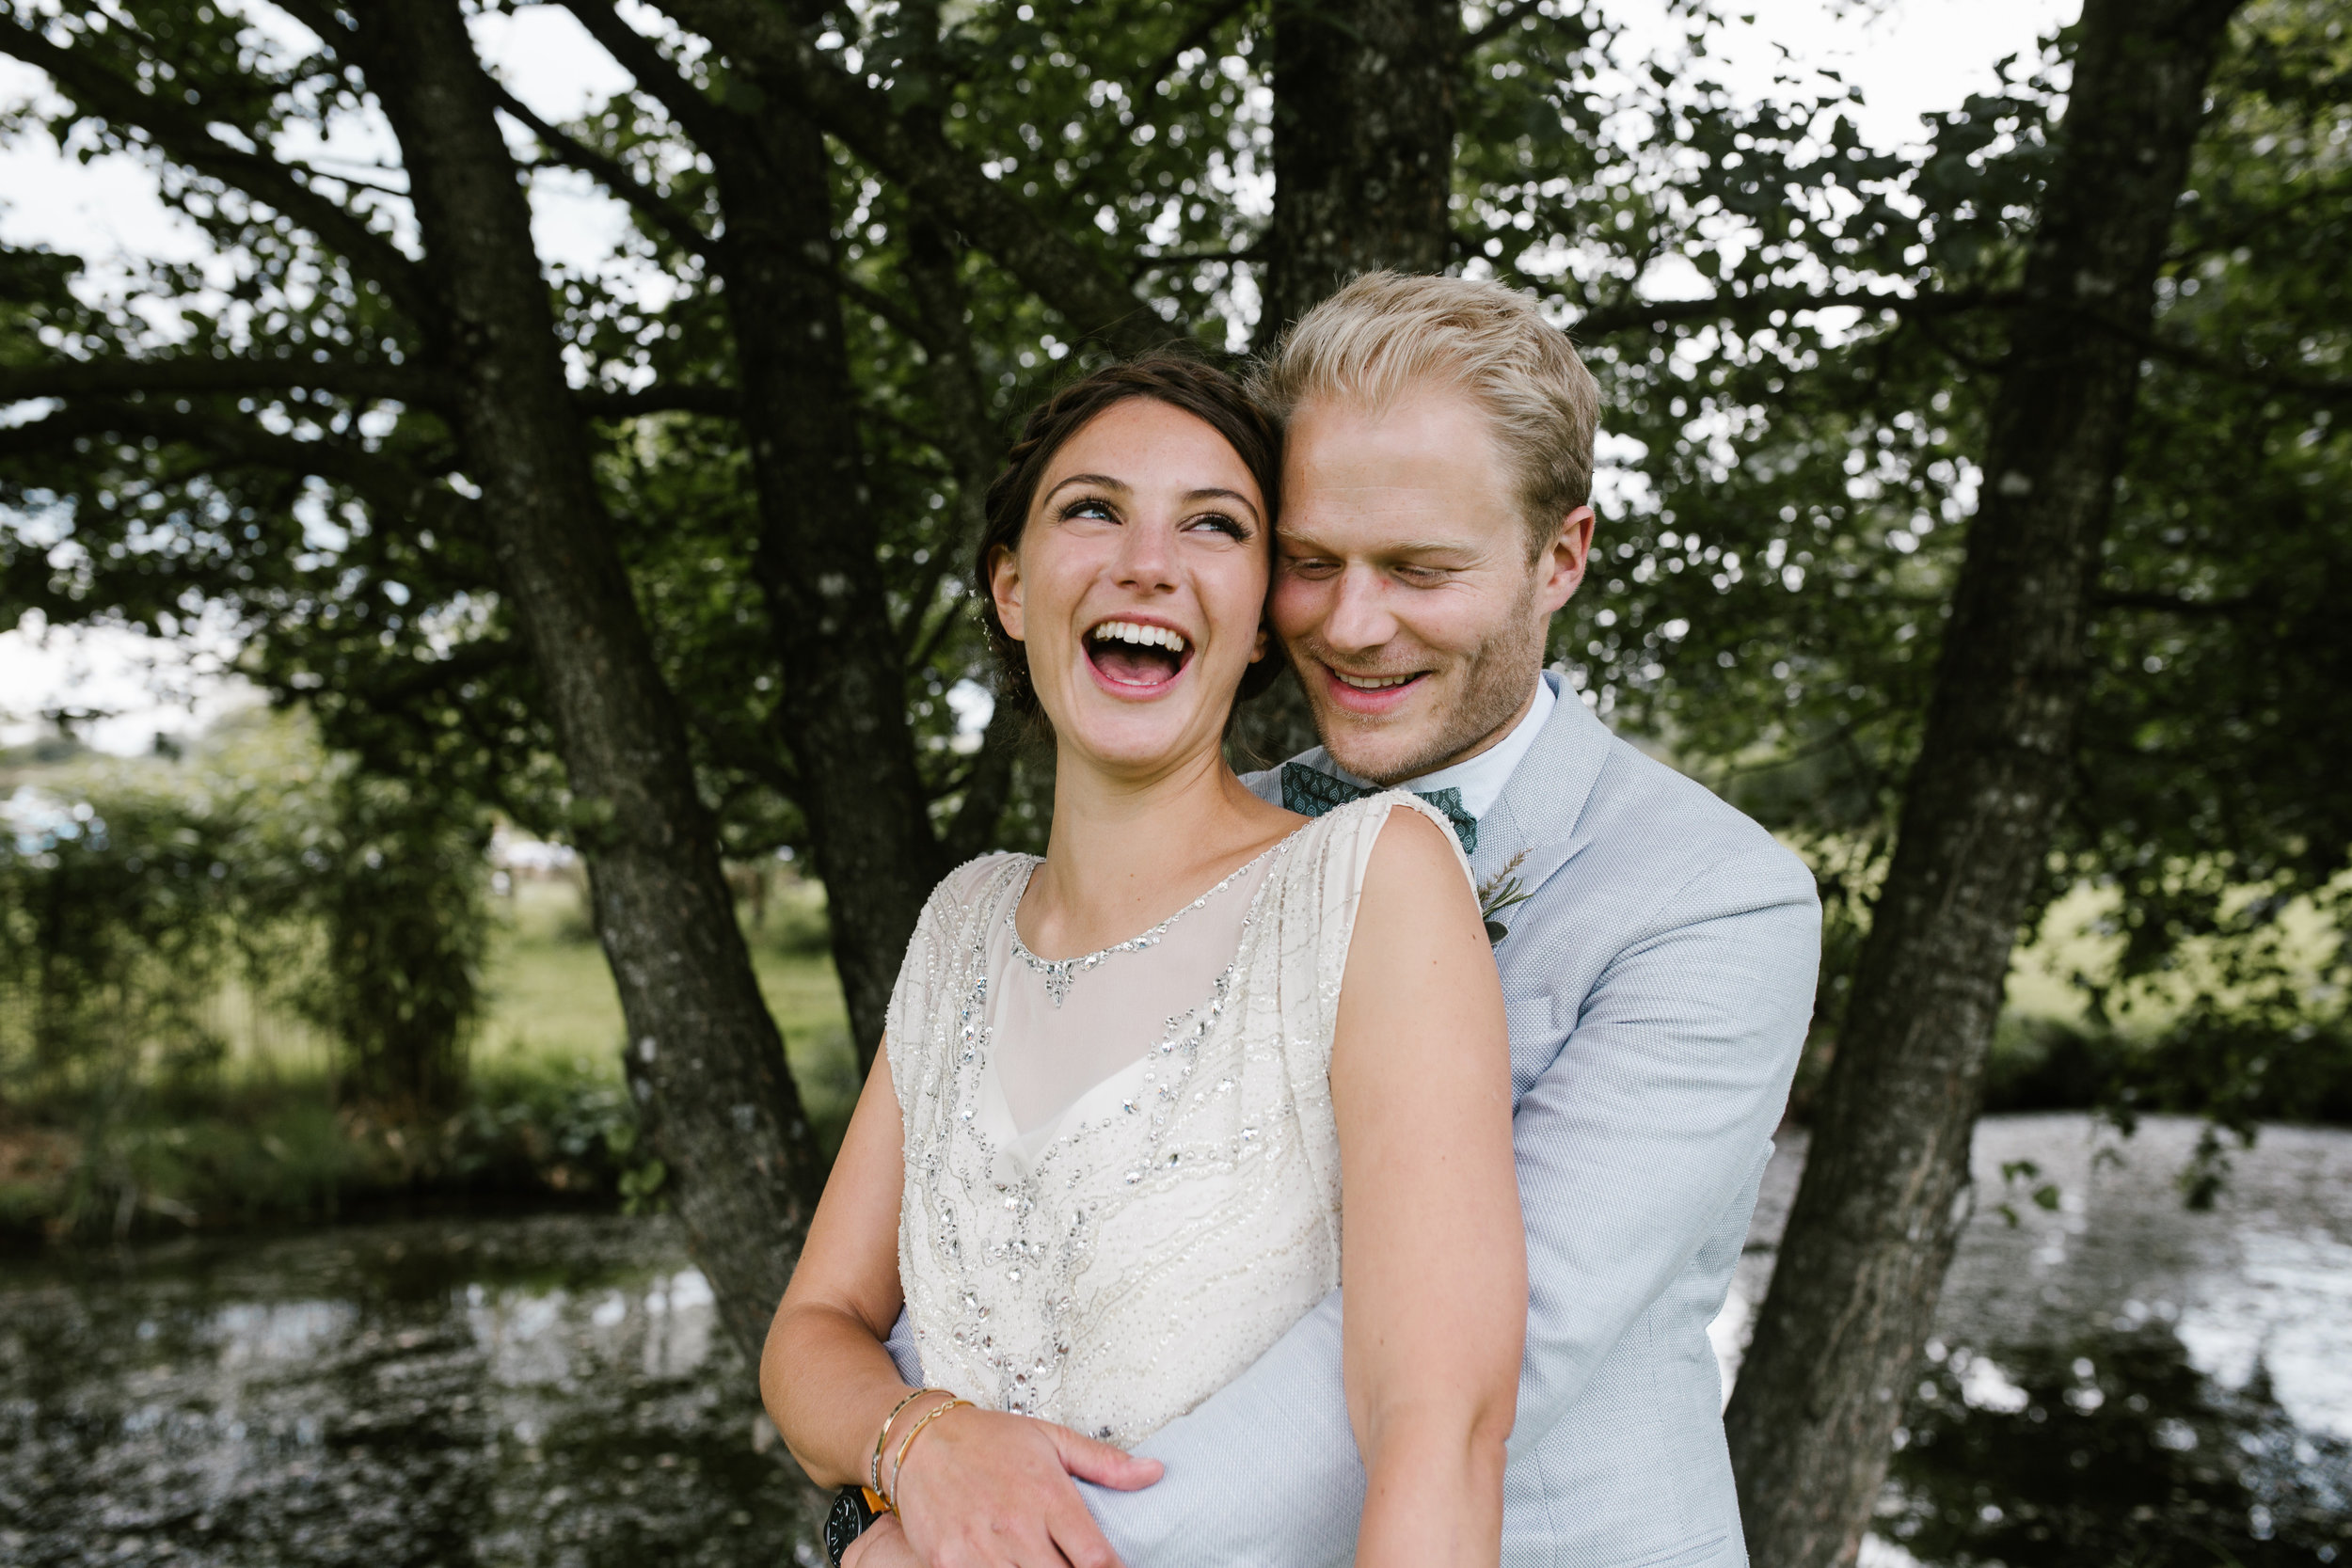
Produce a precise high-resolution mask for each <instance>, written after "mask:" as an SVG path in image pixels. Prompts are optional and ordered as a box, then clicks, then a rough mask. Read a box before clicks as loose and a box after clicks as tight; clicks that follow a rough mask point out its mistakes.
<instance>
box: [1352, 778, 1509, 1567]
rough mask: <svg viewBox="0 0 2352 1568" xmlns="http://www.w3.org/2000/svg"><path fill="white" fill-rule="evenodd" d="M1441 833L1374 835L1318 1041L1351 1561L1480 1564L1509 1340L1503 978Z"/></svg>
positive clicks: (1402, 815)
mask: <svg viewBox="0 0 2352 1568" xmlns="http://www.w3.org/2000/svg"><path fill="white" fill-rule="evenodd" d="M1444 835H1445V830H1443V829H1441V828H1439V827H1438V826H1436V825H1435V824H1434V823H1432V822H1431V821H1430V820H1429V819H1428V818H1426V817H1424V816H1421V815H1420V814H1419V813H1417V812H1412V811H1406V810H1403V809H1399V810H1397V811H1394V812H1392V813H1391V815H1390V816H1389V819H1388V822H1387V824H1386V825H1385V826H1384V827H1383V828H1382V830H1381V833H1380V839H1379V842H1378V843H1377V844H1376V845H1375V847H1374V848H1373V853H1372V860H1371V863H1370V865H1369V866H1368V867H1367V869H1366V872H1365V876H1364V887H1363V898H1362V902H1361V904H1360V905H1359V908H1358V911H1357V915H1356V926H1355V931H1354V933H1353V935H1352V936H1351V938H1350V940H1349V946H1348V955H1347V968H1346V972H1345V976H1344V979H1343V986H1342V990H1341V992H1340V1008H1339V1026H1338V1032H1337V1034H1336V1036H1335V1037H1334V1039H1333V1042H1332V1053H1331V1097H1332V1102H1333V1105H1334V1108H1335V1110H1336V1111H1337V1114H1338V1123H1339V1134H1340V1170H1341V1185H1342V1205H1341V1213H1342V1219H1341V1227H1342V1229H1341V1254H1340V1256H1341V1264H1340V1268H1341V1282H1342V1285H1343V1290H1344V1292H1345V1301H1346V1307H1345V1312H1344V1318H1343V1367H1344V1373H1345V1379H1346V1386H1347V1406H1348V1417H1349V1419H1350V1421H1351V1422H1352V1424H1353V1425H1354V1427H1355V1431H1356V1441H1357V1445H1358V1447H1359V1449H1361V1450H1362V1453H1363V1460H1364V1470H1365V1474H1366V1478H1367V1481H1368V1482H1369V1486H1368V1490H1367V1492H1366V1495H1365V1499H1364V1516H1363V1528H1362V1531H1361V1533H1360V1534H1359V1537H1358V1542H1357V1551H1356V1561H1357V1563H1358V1565H1359V1568H1373V1565H1375V1564H1376V1565H1379V1568H1391V1565H1397V1568H1402V1565H1405V1564H1411V1565H1412V1568H1440V1565H1443V1568H1453V1565H1462V1568H1470V1565H1480V1568H1493V1564H1494V1563H1495V1561H1496V1560H1497V1559H1498V1557H1499V1555H1500V1553H1501V1551H1502V1468H1503V1445H1504V1443H1505V1442H1506V1441H1507V1440H1508V1439H1509V1437H1510V1435H1511V1421H1512V1416H1513V1410H1514V1404H1515V1402H1516V1399H1517V1394H1518V1379H1519V1355H1520V1352H1521V1349H1522V1347H1523V1345H1524V1342H1525V1339H1526V1335H1527V1240H1526V1234H1525V1232H1524V1230H1523V1229H1522V1227H1521V1221H1520V1217H1519V1203H1518V1178H1517V1175H1516V1172H1515V1169H1514V1166H1513V1164H1512V1156H1511V1062H1510V1045H1509V1039H1508V1036H1507V1034H1506V1032H1505V1029H1504V1025H1503V1017H1502V984H1501V982H1500V981H1499V980H1498V979H1497V977H1496V973H1495V963H1494V957H1493V953H1492V951H1491V949H1490V947H1489V945H1488V943H1487V941H1486V934H1485V931H1484V928H1483V925H1482V923H1481V920H1480V917H1479V913H1478V901H1477V899H1476V897H1475V896H1474V895H1472V893H1471V891H1470V884H1469V882H1468V880H1467V879H1465V878H1464V877H1463V875H1462V872H1461V869H1460V867H1459V865H1458V863H1456V862H1455V860H1454V850H1453V846H1452V845H1451V844H1449V843H1447V842H1446V839H1445V836H1444Z"/></svg>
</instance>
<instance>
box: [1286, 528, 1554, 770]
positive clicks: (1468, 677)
mask: <svg viewBox="0 0 2352 1568" xmlns="http://www.w3.org/2000/svg"><path fill="white" fill-rule="evenodd" d="M1542 582H1543V579H1542V578H1541V576H1540V575H1539V574H1538V573H1537V572H1536V571H1535V569H1534V563H1533V562H1530V564H1529V567H1528V571H1527V576H1526V578H1525V580H1524V582H1523V583H1522V585H1521V587H1520V590H1519V594H1518V599H1517V601H1516V602H1515V603H1514V604H1513V605H1512V607H1511V609H1510V611H1509V612H1508V613H1507V614H1505V615H1503V616H1502V618H1501V619H1500V620H1499V621H1498V622H1497V623H1496V625H1495V627H1494V629H1493V631H1492V632H1491V633H1490V634H1489V635H1488V636H1487V637H1486V638H1485V639H1484V640H1482V641H1479V642H1478V643H1477V644H1476V645H1474V646H1473V647H1471V648H1469V649H1467V650H1464V651H1461V652H1456V653H1449V654H1446V655H1445V656H1444V657H1442V658H1441V659H1439V660H1438V661H1437V667H1436V672H1435V676H1434V678H1433V679H1432V681H1431V683H1430V684H1431V687H1432V689H1431V690H1430V692H1429V693H1428V696H1427V698H1425V699H1424V700H1423V701H1422V702H1419V703H1416V704H1415V705H1413V707H1412V708H1411V709H1409V710H1407V711H1406V713H1405V714H1403V715H1401V716H1399V717H1396V718H1388V719H1367V718H1365V717H1364V716H1362V715H1360V714H1354V713H1349V712H1347V711H1346V710H1344V709H1343V708H1338V707H1336V706H1334V705H1331V704H1330V703H1329V702H1328V701H1327V699H1326V698H1325V696H1324V695H1323V693H1322V692H1321V691H1320V690H1319V689H1317V688H1319V687H1320V685H1321V681H1320V678H1319V677H1318V678H1317V679H1314V680H1311V681H1308V682H1306V683H1304V684H1305V685H1306V686H1307V687H1308V705H1309V707H1310V708H1311V709H1312V711H1313V713H1314V721H1315V733H1316V736H1317V737H1318V738H1320V739H1321V740H1322V742H1323V749H1324V750H1325V751H1326V752H1329V753H1330V755H1331V760H1332V761H1334V762H1336V763H1338V764H1339V765H1340V766H1341V767H1342V768H1346V769H1347V770H1348V771H1349V772H1350V773H1353V774H1355V775H1356V776H1357V777H1358V778H1360V779H1369V780H1371V781H1372V782H1373V783H1374V784H1383V785H1386V784H1402V783H1403V782H1404V781H1406V779H1417V778H1420V777H1421V776H1422V774H1424V773H1434V772H1436V771H1437V770H1438V768H1442V767H1445V766H1446V765H1448V764H1449V763H1452V762H1454V761H1456V760H1458V759H1459V758H1460V757H1461V756H1462V755H1463V753H1465V752H1470V751H1472V750H1474V749H1479V748H1480V747H1481V746H1482V743H1484V742H1486V741H1487V740H1489V739H1490V738H1494V737H1497V734H1498V732H1499V731H1501V730H1502V727H1503V726H1504V725H1506V724H1508V723H1510V722H1511V721H1513V720H1514V719H1516V718H1518V713H1519V710H1520V709H1521V708H1522V707H1525V706H1526V705H1527V701H1528V698H1529V696H1530V695H1531V694H1532V693H1533V692H1534V689H1535V681H1536V679H1537V677H1538V675H1539V673H1540V672H1541V671H1542V669H1543V664H1544V645H1545V642H1546V641H1547V639H1548V637H1549V630H1550V625H1551V622H1550V617H1549V616H1542V617H1539V616H1537V615H1536V613H1535V594H1536V592H1537V590H1538V589H1539V588H1540V587H1541V586H1542ZM1292 651H1293V657H1297V656H1298V655H1300V654H1304V655H1306V656H1307V657H1311V658H1315V659H1318V660H1320V659H1321V657H1322V652H1323V651H1322V649H1321V648H1320V647H1319V646H1318V644H1317V643H1316V642H1315V641H1314V639H1313V638H1312V637H1311V636H1309V637H1305V638H1301V639H1299V640H1298V641H1296V642H1295V643H1294V644H1293V645H1292ZM1331 662H1334V663H1338V664H1341V665H1343V666H1344V665H1346V664H1348V663H1349V662H1351V661H1350V660H1348V659H1345V658H1343V657H1337V656H1334V657H1333V659H1332V660H1331ZM1300 667H1301V668H1302V669H1308V668H1311V666H1308V665H1305V664H1303V663H1302V664H1301V666H1300ZM1413 730H1420V731H1422V732H1424V733H1422V734H1408V733H1406V732H1409V731H1413Z"/></svg>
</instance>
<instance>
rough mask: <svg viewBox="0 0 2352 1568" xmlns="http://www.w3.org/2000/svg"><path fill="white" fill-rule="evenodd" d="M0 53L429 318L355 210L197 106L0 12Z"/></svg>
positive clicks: (402, 269)
mask: <svg viewBox="0 0 2352 1568" xmlns="http://www.w3.org/2000/svg"><path fill="white" fill-rule="evenodd" d="M0 54H6V55H14V56H15V57H16V58H18V59H20V60H23V61H24V63H25V64H27V65H29V66H33V67H36V68H38V69H39V70H40V71H45V72H47V73H48V75H49V78H50V80H51V81H53V82H55V83H56V85H57V87H58V88H59V89H60V90H62V91H64V92H65V93H67V94H68V95H70V96H71V97H72V98H73V99H74V100H75V103H76V106H77V107H79V108H80V109H82V110H83V112H85V113H86V114H88V115H90V116H92V117H94V118H97V119H106V120H111V121H113V122H114V123H116V124H118V125H122V126H129V127H135V128H136V129H137V130H139V131H140V132H142V133H144V134H145V135H146V136H147V137H148V139H149V140H151V142H152V143H153V144H154V145H155V147H156V149H157V150H159V151H161V152H162V153H164V154H165V156H167V157H168V158H171V159H172V160H173V161H175V162H177V163H182V164H184V165H186V166H188V167H190V168H192V169H195V170H196V171H197V172H199V173H200V174H204V175H209V176H210V177H212V178H213V179H215V180H219V181H221V182H224V183H226V184H229V185H232V186H234V187H235V188H237V189H238V190H241V191H243V192H245V193H246V195H247V196H248V197H250V198H253V199H254V200H256V201H259V202H262V203H263V204H264V205H266V206H270V207H274V208H276V209H277V210H278V212H280V213H282V214H285V215H286V216H287V217H288V218H289V219H291V220H293V221H294V223H296V224H299V225H300V226H302V227H303V228H305V229H308V230H310V231H311V232H312V233H313V234H316V235H317V236H318V237H319V239H320V240H322V241H323V242H325V243H326V245H328V246H329V247H331V248H333V249H335V250H338V251H340V252H342V254H343V255H344V256H345V257H347V258H349V259H350V261H351V263H352V265H353V266H355V267H356V268H358V270H359V271H360V272H361V273H363V274H365V275H366V276H367V277H372V278H373V279H374V280H375V282H376V284H377V285H378V286H379V287H380V288H382V289H383V290H384V292H385V293H387V294H389V295H390V296H391V297H392V298H393V299H394V300H395V301H397V302H398V303H399V304H400V305H401V307H402V308H403V309H405V310H407V311H408V312H409V314H410V315H411V316H413V317H415V318H416V319H417V320H419V321H430V320H432V319H433V314H434V305H433V294H432V290H431V288H430V287H429V285H428V284H427V283H426V281H425V277H424V275H423V273H422V271H421V269H420V268H419V267H418V266H417V264H416V263H415V262H414V261H410V260H409V259H408V258H407V257H406V256H405V254H403V253H402V251H401V249H400V247H399V246H398V245H394V244H392V242H391V241H390V240H389V239H387V238H386V237H385V236H384V235H382V234H379V233H377V232H376V231H375V230H373V229H370V228H369V227H368V226H367V222H366V220H365V219H363V218H361V217H360V216H358V214H355V213H353V212H352V211H350V210H349V209H348V208H346V207H344V206H342V204H341V203H339V202H336V201H332V200H330V199H328V198H326V196H325V195H323V194H321V193H320V192H318V191H314V190H312V189H310V187H309V186H308V185H306V184H304V183H303V182H301V180H299V179H297V178H296V177H295V175H294V171H293V170H292V169H290V168H288V167H287V166H285V165H283V164H280V163H278V161H277V160H275V159H273V158H271V157H269V156H268V155H267V154H265V153H259V152H247V151H246V150H243V149H242V148H237V147H232V146H230V144H229V143H227V142H224V141H222V140H221V139H220V138H219V137H217V136H215V135H213V133H212V132H211V130H210V129H209V128H208V127H207V126H206V124H205V120H204V115H203V110H202V109H201V108H200V107H193V106H189V105H185V104H177V103H171V102H169V101H167V100H165V99H163V98H160V97H156V96H154V95H151V94H150V93H146V92H142V91H141V90H140V89H139V88H137V87H134V86H132V85H131V84H130V83H128V82H126V81H124V80H122V79H121V78H120V77H119V76H117V75H116V74H115V73H114V72H112V71H108V70H107V69H106V68H105V67H104V66H103V65H100V64H99V63H97V62H96V61H94V60H92V59H90V58H89V57H88V56H87V55H82V54H80V53H78V52H76V51H74V50H72V49H68V48H65V47H62V46H61V45H58V44H56V43H52V42H51V41H49V40H48V39H47V38H45V37H43V36H42V35H41V34H40V32H39V31H38V30H36V29H34V28H32V27H28V26H26V25H24V24H23V23H21V22H19V21H17V20H16V19H15V18H14V17H13V16H8V17H0Z"/></svg>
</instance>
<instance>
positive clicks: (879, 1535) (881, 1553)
mask: <svg viewBox="0 0 2352 1568" xmlns="http://www.w3.org/2000/svg"><path fill="white" fill-rule="evenodd" d="M841 1568H923V1560H922V1559H921V1558H919V1557H916V1556H915V1555H914V1547H912V1546H910V1545H908V1544H907V1532H906V1530H905V1529H904V1528H901V1527H900V1525H899V1523H898V1515H896V1514H892V1513H885V1514H883V1515H882V1517H881V1518H879V1519H877V1520H875V1521H874V1522H873V1523H872V1524H870V1525H868V1526H866V1533H865V1534H863V1535H861V1536H859V1537H858V1538H857V1539H856V1540H855V1541H852V1542H850V1549H849V1550H848V1551H846V1552H843V1553H842V1554H841Z"/></svg>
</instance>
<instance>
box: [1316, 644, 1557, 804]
mask: <svg viewBox="0 0 2352 1568" xmlns="http://www.w3.org/2000/svg"><path fill="white" fill-rule="evenodd" d="M1559 700H1560V699H1559V697H1558V696H1557V694H1555V693H1554V692H1553V690H1552V689H1551V682H1549V681H1548V680H1546V679H1545V678H1544V677H1543V676H1542V675H1541V674H1538V675H1537V676H1536V677H1535V701H1534V704H1533V705H1530V706H1529V708H1528V710H1527V713H1526V715H1525V716H1524V717H1523V718H1521V719H1520V720H1519V721H1518V723H1517V724H1514V725H1513V726H1511V733H1510V734H1509V735H1506V736H1503V737H1502V739H1501V740H1500V741H1498V742H1496V743H1495V744H1494V745H1492V746H1489V747H1487V748H1486V750H1485V751H1483V752H1479V753H1478V754H1477V755H1476V756H1474V757H1471V758H1470V759H1469V760H1468V761H1467V762H1457V763H1455V764H1454V766H1453V767H1451V768H1438V770H1437V771H1436V772H1434V773H1423V774H1422V776H1421V777H1419V778H1417V779H1406V780H1405V781H1404V782H1403V783H1402V784H1396V785H1395V786H1393V787H1395V788H1398V789H1409V790H1411V791H1413V792H1414V793H1415V794H1417V795H1434V794H1436V793H1437V792H1438V790H1440V789H1458V790H1460V791H1461V792H1462V809H1463V810H1464V811H1466V812H1468V813H1469V814H1470V816H1473V817H1479V816H1486V813H1487V812H1488V811H1490V810H1492V809H1493V807H1494V803H1495V802H1496V801H1497V800H1501V799H1502V786H1503V785H1505V784H1509V783H1510V782H1511V775H1512V773H1513V772H1514V771H1515V770H1516V769H1517V768H1518V765H1519V763H1520V761H1521V760H1522V759H1524V758H1525V757H1526V755H1527V751H1528V748H1529V747H1531V746H1533V745H1534V744H1535V737H1536V736H1538V735H1541V734H1542V733H1543V728H1544V721H1546V720H1548V719H1549V718H1550V717H1551V709H1552V705H1553V704H1555V703H1557V702H1558V701H1559ZM1298 760H1299V761H1300V762H1302V763H1304V764H1306V765H1307V766H1308V767H1309V768H1315V769H1317V770H1318V771H1321V772H1325V773H1328V774H1330V775H1331V776H1332V777H1333V778H1335V779H1345V780H1346V781H1347V782H1348V783H1349V784H1354V785H1356V786H1357V787H1358V788H1359V789H1378V788H1379V787H1381V786H1380V785H1378V784H1374V783H1373V782H1372V781H1371V780H1369V779H1359V778H1358V777H1357V776H1356V775H1355V774H1353V773H1351V772H1349V771H1348V770H1347V769H1346V768H1342V767H1341V766H1340V765H1339V764H1338V763H1336V762H1333V761H1332V760H1331V753H1330V752H1327V751H1325V750H1324V749H1323V748H1322V747H1320V746H1318V747H1316V748H1315V749H1314V750H1313V751H1311V752H1307V753H1306V754H1305V755H1304V756H1302V757H1300V758H1299V759H1298Z"/></svg>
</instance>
